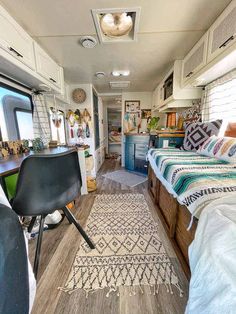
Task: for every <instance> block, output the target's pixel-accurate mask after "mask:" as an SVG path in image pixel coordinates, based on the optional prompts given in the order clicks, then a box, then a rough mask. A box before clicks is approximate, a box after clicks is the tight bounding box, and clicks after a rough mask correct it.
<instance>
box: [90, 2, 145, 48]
mask: <svg viewBox="0 0 236 314" xmlns="http://www.w3.org/2000/svg"><path fill="white" fill-rule="evenodd" d="M140 10H141V8H139V7H138V8H123V9H120V8H117V9H94V10H92V16H93V21H94V24H95V28H96V31H97V35H98V38H99V41H100V43H114V42H130V41H134V40H137V32H138V27H139V19H140Z"/></svg>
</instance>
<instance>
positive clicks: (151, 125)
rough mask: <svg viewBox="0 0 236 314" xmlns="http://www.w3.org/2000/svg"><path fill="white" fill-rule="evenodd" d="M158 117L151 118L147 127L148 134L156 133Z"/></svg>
mask: <svg viewBox="0 0 236 314" xmlns="http://www.w3.org/2000/svg"><path fill="white" fill-rule="evenodd" d="M159 120H160V117H152V118H151V120H150V122H149V123H148V125H147V129H148V132H151V131H156V129H157V127H158V122H159Z"/></svg>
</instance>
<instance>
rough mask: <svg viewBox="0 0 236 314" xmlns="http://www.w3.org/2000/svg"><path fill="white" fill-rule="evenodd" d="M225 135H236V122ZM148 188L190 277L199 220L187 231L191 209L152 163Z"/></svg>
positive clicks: (228, 127)
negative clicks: (191, 249)
mask: <svg viewBox="0 0 236 314" xmlns="http://www.w3.org/2000/svg"><path fill="white" fill-rule="evenodd" d="M224 136H230V137H236V123H229V124H228V126H227V129H226V131H225V134H224ZM148 188H149V191H150V194H151V196H152V198H153V201H154V203H155V205H156V209H157V213H158V214H159V217H160V219H161V221H162V223H163V225H164V228H165V229H166V231H167V234H168V236H169V238H170V241H171V243H172V245H173V247H174V250H175V252H176V255H177V256H178V258H179V261H180V263H181V265H182V268H183V270H184V272H185V274H186V276H187V278H188V279H190V268H189V259H188V247H189V245H190V244H191V242H192V241H193V239H194V235H195V231H196V229H197V224H198V220H197V219H196V218H195V217H194V219H193V224H192V227H191V229H190V230H189V231H187V228H188V226H189V223H190V221H191V214H190V212H189V210H188V209H187V207H186V206H183V205H180V204H179V203H178V202H177V200H176V198H174V197H173V196H172V195H171V194H170V193H169V192H167V190H166V188H165V187H164V186H163V185H162V183H161V182H160V181H159V180H158V179H157V177H156V175H155V173H154V171H153V170H152V168H151V166H150V165H149V168H148Z"/></svg>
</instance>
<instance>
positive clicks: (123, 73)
mask: <svg viewBox="0 0 236 314" xmlns="http://www.w3.org/2000/svg"><path fill="white" fill-rule="evenodd" d="M111 74H112V76H116V77H118V76H129V75H130V71H129V70H125V71H112V72H111Z"/></svg>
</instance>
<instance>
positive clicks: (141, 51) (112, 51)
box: [0, 0, 230, 93]
mask: <svg viewBox="0 0 236 314" xmlns="http://www.w3.org/2000/svg"><path fill="white" fill-rule="evenodd" d="M0 3H2V5H3V6H4V7H5V8H6V9H7V10H8V11H9V13H11V14H12V15H13V16H14V17H15V19H16V20H17V21H18V22H19V23H20V24H21V25H22V26H23V27H24V28H25V29H26V30H27V31H28V32H29V33H30V34H31V35H32V36H33V37H34V38H35V40H37V41H38V42H39V43H40V44H41V45H42V46H43V47H44V48H45V50H47V51H48V53H49V54H50V55H51V56H52V57H53V58H54V59H55V60H56V61H57V62H59V64H60V65H62V66H63V67H64V71H65V79H66V81H67V82H69V83H73V84H76V83H92V84H94V86H95V88H96V89H97V90H98V92H101V93H106V92H108V93H109V92H112V91H111V89H110V87H109V84H108V83H109V81H114V80H119V79H120V78H115V79H114V78H113V77H111V75H110V73H111V72H112V71H113V70H126V69H129V70H130V72H131V75H130V76H129V77H128V78H125V80H127V79H128V80H130V81H131V86H130V88H129V91H152V90H153V89H154V88H155V87H156V85H157V83H158V82H159V81H160V79H161V76H162V75H163V73H164V71H166V69H168V67H169V66H171V63H172V62H173V61H174V60H175V59H182V58H183V57H184V56H185V55H186V53H187V52H188V51H189V50H190V49H191V48H192V47H193V45H194V44H195V43H196V42H197V41H198V39H199V38H200V37H201V36H202V35H203V34H204V32H205V31H206V30H207V29H208V27H209V26H210V25H211V24H212V22H214V20H215V19H216V18H217V16H218V15H219V14H220V13H221V12H222V11H223V10H224V8H225V7H226V6H227V5H228V4H229V3H230V0H126V1H124V0H123V1H122V0H119V1H118V0H116V1H115V0H99V1H97V0H86V1H85V0H83V1H82V0H17V1H16V0H0ZM137 6H140V7H141V17H140V27H139V31H138V41H137V42H132V43H113V44H101V45H100V44H99V45H97V46H96V47H95V48H94V49H84V48H82V47H81V46H80V44H78V41H79V39H80V37H81V36H83V35H93V36H96V31H95V27H94V23H93V19H92V15H91V12H90V10H91V9H99V8H118V7H127V8H129V7H137ZM96 71H104V72H105V73H106V74H107V76H106V77H105V78H102V79H97V78H96V77H95V76H94V74H95V72H96Z"/></svg>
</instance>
